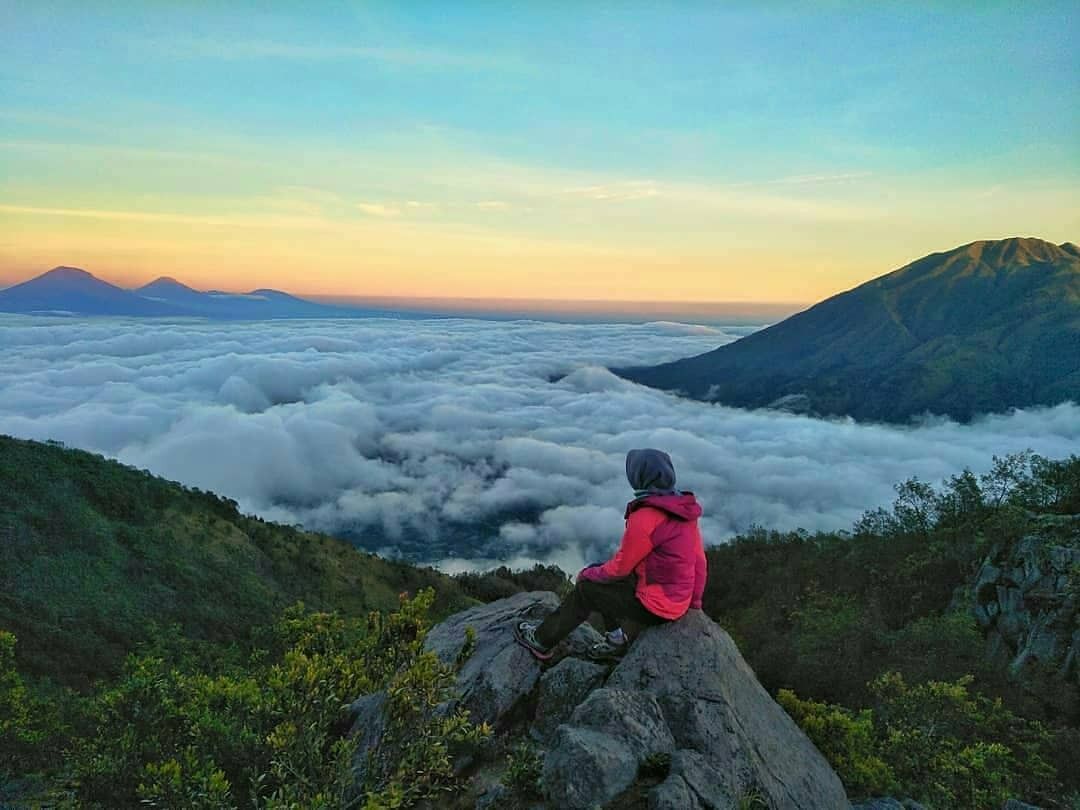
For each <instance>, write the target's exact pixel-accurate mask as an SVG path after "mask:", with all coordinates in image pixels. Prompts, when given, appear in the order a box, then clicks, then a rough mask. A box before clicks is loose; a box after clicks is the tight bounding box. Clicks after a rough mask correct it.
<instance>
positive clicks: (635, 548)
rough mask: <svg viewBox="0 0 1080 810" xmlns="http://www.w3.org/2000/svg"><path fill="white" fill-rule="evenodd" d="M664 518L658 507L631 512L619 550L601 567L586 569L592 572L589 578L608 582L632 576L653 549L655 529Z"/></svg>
mask: <svg viewBox="0 0 1080 810" xmlns="http://www.w3.org/2000/svg"><path fill="white" fill-rule="evenodd" d="M664 519H665V516H664V513H663V512H660V511H658V510H656V509H648V508H645V509H638V510H637V511H636V512H631V513H630V517H629V518H628V519H627V521H626V530H625V531H624V532H623V536H622V542H621V543H619V550H618V551H616V552H615V556H614V557H612V558H611V559H610V560H608V561H607V562H606V563H604V564H603V565H601V566H600V567H599V568H592V569H586V570H588V571H591V572H592V573H591V575H590V576H588V577H587V578H588V579H591V580H592V581H594V582H607V581H608V580H612V579H622V578H623V577H628V576H630V574H632V573H633V572H634V569H635V568H636V567H637V564H638V563H639V562H641V561H642V560H643V559H645V556H646V555H647V554H648V553H649V552H650V551H652V550H653V543H652V533H653V530H654V529H656V527H657V526H659V525H660V524H661V523H663V522H664Z"/></svg>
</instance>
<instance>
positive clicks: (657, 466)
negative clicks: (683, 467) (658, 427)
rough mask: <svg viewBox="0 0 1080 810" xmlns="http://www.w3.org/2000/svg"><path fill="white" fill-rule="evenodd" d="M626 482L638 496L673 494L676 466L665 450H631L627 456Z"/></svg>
mask: <svg viewBox="0 0 1080 810" xmlns="http://www.w3.org/2000/svg"><path fill="white" fill-rule="evenodd" d="M626 480H627V481H629V482H630V486H631V487H633V489H634V494H635V495H638V496H641V495H652V494H661V493H663V494H666V493H672V492H674V491H675V465H673V464H672V463H671V456H669V455H668V454H667V453H665V452H664V451H663V450H653V449H652V448H645V449H644V450H631V451H630V452H629V453H627V454H626Z"/></svg>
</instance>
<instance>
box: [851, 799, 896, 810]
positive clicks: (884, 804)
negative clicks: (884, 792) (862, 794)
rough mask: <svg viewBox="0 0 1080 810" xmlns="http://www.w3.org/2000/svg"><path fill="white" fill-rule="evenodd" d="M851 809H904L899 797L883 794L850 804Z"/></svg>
mask: <svg viewBox="0 0 1080 810" xmlns="http://www.w3.org/2000/svg"><path fill="white" fill-rule="evenodd" d="M851 810H904V805H903V804H901V803H900V800H899V799H894V798H893V797H892V796H884V797H882V798H879V799H867V800H866V801H865V802H859V803H858V804H853V805H851Z"/></svg>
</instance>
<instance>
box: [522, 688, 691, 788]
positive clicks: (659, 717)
mask: <svg viewBox="0 0 1080 810" xmlns="http://www.w3.org/2000/svg"><path fill="white" fill-rule="evenodd" d="M674 750H675V740H674V738H673V737H672V736H671V732H670V731H669V730H668V727H667V724H666V723H665V722H664V715H663V712H661V711H660V705H659V704H658V703H657V702H656V698H655V697H653V695H651V694H649V693H647V692H633V691H630V690H626V689H597V690H596V691H595V692H593V693H592V694H591V695H589V696H588V697H587V698H586V699H585V702H584V703H582V704H581V705H580V706H578V707H577V708H576V709H575V710H574V713H573V714H572V715H571V717H570V721H569V723H568V724H565V725H561V726H559V728H558V730H557V731H556V733H555V740H554V743H553V745H552V750H551V752H550V753H549V754H548V755H547V758H546V759H545V760H544V776H543V782H544V789H545V791H546V792H547V795H548V798H549V799H551V802H552V803H553V804H554V805H555V806H556V807H561V808H586V807H589V808H591V807H601V806H603V805H605V804H607V803H608V802H610V801H611V800H612V799H614V798H615V797H616V796H618V795H619V794H620V793H622V792H623V791H624V790H626V789H627V788H628V787H630V786H631V785H632V784H633V783H634V780H635V779H636V778H637V772H638V767H639V766H640V764H641V763H642V761H643V760H644V759H645V758H646V757H648V756H650V755H652V754H657V753H671V752H672V751H674Z"/></svg>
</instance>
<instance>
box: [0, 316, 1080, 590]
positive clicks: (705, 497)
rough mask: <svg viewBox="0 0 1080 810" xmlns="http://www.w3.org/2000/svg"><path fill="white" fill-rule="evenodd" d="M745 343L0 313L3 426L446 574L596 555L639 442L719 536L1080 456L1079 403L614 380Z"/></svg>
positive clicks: (522, 325) (811, 525)
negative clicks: (829, 406)
mask: <svg viewBox="0 0 1080 810" xmlns="http://www.w3.org/2000/svg"><path fill="white" fill-rule="evenodd" d="M747 331H750V330H749V329H747V328H745V327H743V328H722V327H720V328H718V327H709V326H696V325H686V324H677V323H648V324H560V323H552V322H540V321H515V322H493V321H482V320H467V319H431V320H408V321H402V320H393V319H370V320H349V321H326V320H322V321H292V322H288V321H285V322H282V321H279V322H269V323H267V322H263V323H239V324H238V323H207V322H197V321H195V322H193V321H188V322H183V321H177V322H166V321H154V320H66V319H43V318H31V317H22V316H0V433H6V434H11V435H14V436H19V437H24V438H33V439H56V440H60V441H63V442H65V443H66V444H68V445H70V446H74V447H81V448H85V449H88V450H93V451H96V452H100V453H103V454H105V455H107V456H111V457H114V458H118V459H120V460H121V461H123V462H125V463H128V464H131V465H134V466H136V467H140V468H145V469H148V470H150V471H152V472H154V473H156V474H159V475H163V476H165V477H167V478H170V479H173V480H177V481H180V482H183V483H185V484H188V485H190V486H196V487H200V488H203V489H209V490H213V491H215V492H218V493H221V494H224V495H227V496H229V497H231V498H234V499H236V500H237V501H238V502H239V503H240V506H241V508H242V509H243V510H245V511H249V512H253V513H256V514H259V515H261V516H263V517H265V518H268V519H272V520H277V521H282V522H286V523H299V524H303V525H304V526H305V527H307V528H310V529H316V530H320V531H326V532H330V533H334V534H339V535H343V536H347V537H349V538H351V539H353V540H354V541H355V542H357V543H358V544H360V545H363V546H365V547H367V548H370V549H372V550H379V551H381V552H383V553H388V554H394V553H398V554H403V555H405V556H408V557H410V558H412V559H415V560H421V561H425V562H433V563H437V564H439V565H441V566H442V567H443V568H445V569H447V570H461V569H464V568H472V567H477V566H479V567H485V566H488V565H491V564H494V563H496V562H507V563H510V564H513V565H524V564H527V563H530V562H532V561H535V560H540V561H545V562H555V563H558V564H560V565H562V566H563V567H564V568H566V569H568V570H576V568H577V567H580V565H582V564H583V563H584V562H585V561H586V560H593V559H598V558H603V557H605V556H606V555H607V554H608V553H609V552H610V551H611V550H612V548H613V547H614V545H615V544H616V543H617V541H618V538H619V536H620V533H621V530H622V523H623V521H622V514H623V506H624V504H625V502H626V500H627V498H628V496H629V495H630V493H629V490H628V486H627V483H626V480H625V477H624V472H623V459H624V456H625V453H626V451H627V450H629V449H630V448H634V447H659V448H663V449H665V450H667V451H668V452H669V453H671V455H672V457H673V459H674V461H675V464H676V469H677V470H678V473H679V485H680V486H682V487H683V488H686V489H692V490H694V491H695V492H696V493H697V494H698V497H699V500H700V501H701V502H702V504H703V506H704V509H705V515H706V517H705V518H704V519H703V522H702V528H703V532H704V534H705V536H706V541H707V542H714V543H715V542H722V541H723V540H724V539H726V538H728V537H730V536H732V535H733V534H734V533H736V532H738V531H740V530H744V529H746V528H748V527H749V526H750V525H752V524H760V525H763V526H767V527H772V528H778V529H792V528H796V527H804V528H806V529H809V530H817V529H840V528H849V527H850V525H851V523H852V522H853V521H854V520H856V519H857V518H858V517H859V516H860V515H861V514H862V512H863V511H864V510H866V509H868V508H872V507H876V506H880V505H886V504H888V503H889V502H891V500H892V497H893V494H894V492H893V485H894V484H895V483H896V482H898V481H901V480H903V479H905V478H908V477H909V476H912V475H916V476H918V477H919V478H921V479H922V480H928V481H931V482H935V483H936V482H939V481H941V480H942V479H943V478H945V477H947V476H950V475H953V474H955V473H957V472H959V471H960V470H962V469H963V468H965V467H969V468H971V469H972V470H974V471H976V472H983V471H985V470H987V469H988V468H989V466H990V464H991V457H992V456H993V455H995V454H997V455H1003V454H1005V453H1010V452H1016V451H1020V450H1023V449H1027V448H1030V449H1032V450H1034V451H1036V452H1038V453H1041V454H1044V455H1048V456H1052V457H1062V456H1065V455H1068V454H1071V453H1080V408H1078V407H1077V406H1076V405H1073V404H1063V405H1059V406H1056V407H1053V408H1043V409H1033V410H1028V411H1018V412H1014V413H1011V414H1007V415H996V416H989V417H985V418H982V419H980V420H978V421H976V422H974V423H973V424H970V425H959V424H956V423H953V422H951V421H948V420H944V419H936V420H928V421H926V422H924V423H923V424H921V425H919V426H917V427H895V426H883V425H866V424H856V423H854V422H852V421H850V420H830V421H824V420H820V419H813V418H809V417H803V416H795V415H789V414H782V413H774V412H766V411H743V410H737V409H732V408H725V407H722V406H719V405H715V404H709V403H702V402H694V401H688V400H681V399H678V398H677V397H675V396H672V395H670V394H665V393H660V392H657V391H653V390H650V389H647V388H643V387H641V386H638V385H635V384H632V383H629V382H626V381H623V380H620V379H618V378H616V377H615V376H613V375H612V374H610V373H609V372H608V371H606V369H605V368H604V366H609V365H610V366H624V365H636V364H651V363H658V362H664V361H667V360H672V359H676V358H679V357H685V356H689V355H692V354H697V353H700V352H703V351H707V350H708V349H711V348H714V347H716V346H718V345H720V344H723V343H726V342H729V341H731V340H733V339H736V338H737V337H739V336H740V335H741V334H745V333H746V332H747ZM564 374H565V375H566V376H565V377H562V379H560V380H559V381H558V382H552V381H551V380H552V378H555V377H559V376H560V375H564Z"/></svg>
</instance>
